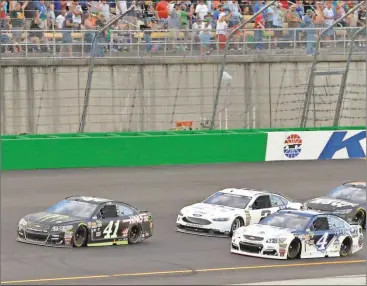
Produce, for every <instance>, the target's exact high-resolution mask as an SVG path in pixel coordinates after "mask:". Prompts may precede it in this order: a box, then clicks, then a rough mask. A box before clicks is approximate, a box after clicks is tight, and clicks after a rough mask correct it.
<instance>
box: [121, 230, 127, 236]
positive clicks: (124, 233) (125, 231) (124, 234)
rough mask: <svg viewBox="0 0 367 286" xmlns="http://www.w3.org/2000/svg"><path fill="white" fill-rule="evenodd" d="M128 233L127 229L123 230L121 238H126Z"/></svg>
mask: <svg viewBox="0 0 367 286" xmlns="http://www.w3.org/2000/svg"><path fill="white" fill-rule="evenodd" d="M128 233H129V229H127V228H124V229H123V230H122V231H121V236H122V237H127V235H128Z"/></svg>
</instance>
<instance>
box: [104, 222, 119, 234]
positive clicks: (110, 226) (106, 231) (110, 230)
mask: <svg viewBox="0 0 367 286" xmlns="http://www.w3.org/2000/svg"><path fill="white" fill-rule="evenodd" d="M113 223H114V221H113V220H111V221H110V222H109V223H108V225H107V226H106V228H105V229H104V230H103V234H104V238H116V237H117V231H118V229H119V225H120V221H119V220H117V221H116V222H115V225H114V224H113ZM113 227H114V230H112V228H113ZM112 232H113V234H112V235H111V233H112Z"/></svg>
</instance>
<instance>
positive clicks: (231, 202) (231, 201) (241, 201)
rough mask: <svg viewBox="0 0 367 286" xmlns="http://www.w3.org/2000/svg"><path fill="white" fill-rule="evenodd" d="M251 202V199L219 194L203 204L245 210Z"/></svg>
mask: <svg viewBox="0 0 367 286" xmlns="http://www.w3.org/2000/svg"><path fill="white" fill-rule="evenodd" d="M250 201H251V198H250V197H245V196H239V195H235V194H227V193H222V192H218V193H215V194H214V195H212V196H211V197H209V198H207V199H206V200H205V201H204V202H203V203H205V204H211V205H219V206H226V207H232V208H238V209H244V208H245V207H246V206H247V205H248V203H249V202H250Z"/></svg>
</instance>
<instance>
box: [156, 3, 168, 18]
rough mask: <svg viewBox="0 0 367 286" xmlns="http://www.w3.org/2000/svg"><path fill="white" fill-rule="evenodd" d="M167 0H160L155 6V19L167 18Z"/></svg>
mask: <svg viewBox="0 0 367 286" xmlns="http://www.w3.org/2000/svg"><path fill="white" fill-rule="evenodd" d="M168 5H169V4H168V1H166V0H161V1H159V2H158V4H157V6H156V7H155V10H156V18H157V20H161V19H162V20H167V19H168Z"/></svg>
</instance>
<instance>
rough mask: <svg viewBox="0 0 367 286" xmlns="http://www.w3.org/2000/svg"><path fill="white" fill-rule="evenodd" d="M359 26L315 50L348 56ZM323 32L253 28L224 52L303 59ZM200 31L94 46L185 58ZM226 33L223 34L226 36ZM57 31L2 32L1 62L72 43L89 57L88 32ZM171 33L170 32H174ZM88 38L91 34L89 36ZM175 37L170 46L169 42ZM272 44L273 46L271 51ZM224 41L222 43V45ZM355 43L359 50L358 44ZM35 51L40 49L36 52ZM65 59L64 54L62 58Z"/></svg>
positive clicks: (122, 54) (55, 52)
mask: <svg viewBox="0 0 367 286" xmlns="http://www.w3.org/2000/svg"><path fill="white" fill-rule="evenodd" d="M358 28H359V27H338V28H335V29H334V30H333V36H332V37H331V39H329V40H328V39H326V38H324V39H322V40H321V41H320V49H321V52H322V51H324V52H325V53H327V54H343V55H347V54H348V51H349V50H348V47H349V45H350V44H351V43H352V37H353V34H354V32H355V31H357V30H358ZM322 30H324V28H310V29H309V28H299V29H294V28H286V29H274V28H272V29H264V30H263V32H262V41H261V42H259V41H255V37H254V34H255V31H256V30H255V29H247V28H246V29H244V30H241V31H240V32H239V34H238V35H237V36H235V37H234V38H233V40H232V45H233V49H230V51H229V54H228V56H238V55H241V54H242V55H248V54H249V55H251V54H254V53H263V54H276V55H279V56H281V55H304V54H306V45H307V42H308V41H307V37H306V33H308V32H310V33H312V32H313V33H314V34H315V37H314V40H313V43H314V44H316V43H317V35H318V34H320V33H321V31H322ZM200 31H201V30H177V31H172V30H150V32H151V35H150V39H151V44H152V51H151V52H149V53H148V52H147V47H148V43H147V42H146V41H145V37H144V34H145V32H144V31H142V30H111V31H110V32H109V35H110V36H107V35H106V37H103V38H100V39H99V40H98V43H97V49H96V51H95V52H96V53H97V57H98V56H100V57H104V58H132V57H154V56H159V57H183V56H185V57H190V56H201V52H200V46H201V40H200V36H199V33H200ZM230 31H231V30H229V31H228V33H229V32H230ZM276 31H280V32H281V37H280V38H278V39H277V40H276V41H275V38H274V34H275V32H276ZM63 32H70V30H69V31H61V30H51V31H41V30H34V31H30V30H29V31H24V32H23V33H22V41H21V42H20V43H16V42H15V37H14V35H15V34H14V31H11V30H2V31H1V35H0V51H1V52H2V60H10V59H19V58H22V59H24V58H50V57H51V58H60V49H61V48H62V47H63V46H67V45H72V47H73V56H72V57H73V58H88V57H90V49H91V40H90V41H88V38H89V39H93V35H94V33H96V32H97V31H94V30H74V31H71V33H72V38H73V42H72V43H71V44H66V43H63ZM175 32H176V33H175ZM33 33H43V36H42V37H41V38H40V43H39V44H37V43H36V41H35V40H34V39H32V35H34V34H33ZM91 35H92V36H91ZM174 35H176V37H177V41H176V44H174V41H173V39H174V38H175V37H174ZM260 43H261V44H262V48H261V49H257V44H260ZM275 43H277V46H278V48H277V49H275V48H274V44H275ZM364 43H365V37H361V38H360V39H357V40H356V41H355V44H356V49H355V50H354V54H363V53H365V49H366V47H365V46H362V44H364ZM224 44H225V43H223V45H224ZM359 44H361V46H360V45H359ZM219 46H220V45H219V42H218V39H217V37H216V31H215V30H212V31H211V32H210V47H211V51H210V55H211V56H215V55H221V54H222V50H221V49H220V47H219ZM16 47H21V50H22V51H21V52H20V53H14V52H13V51H14V48H16ZM38 47H40V48H41V49H38ZM64 57H68V56H63V58H64Z"/></svg>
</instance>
